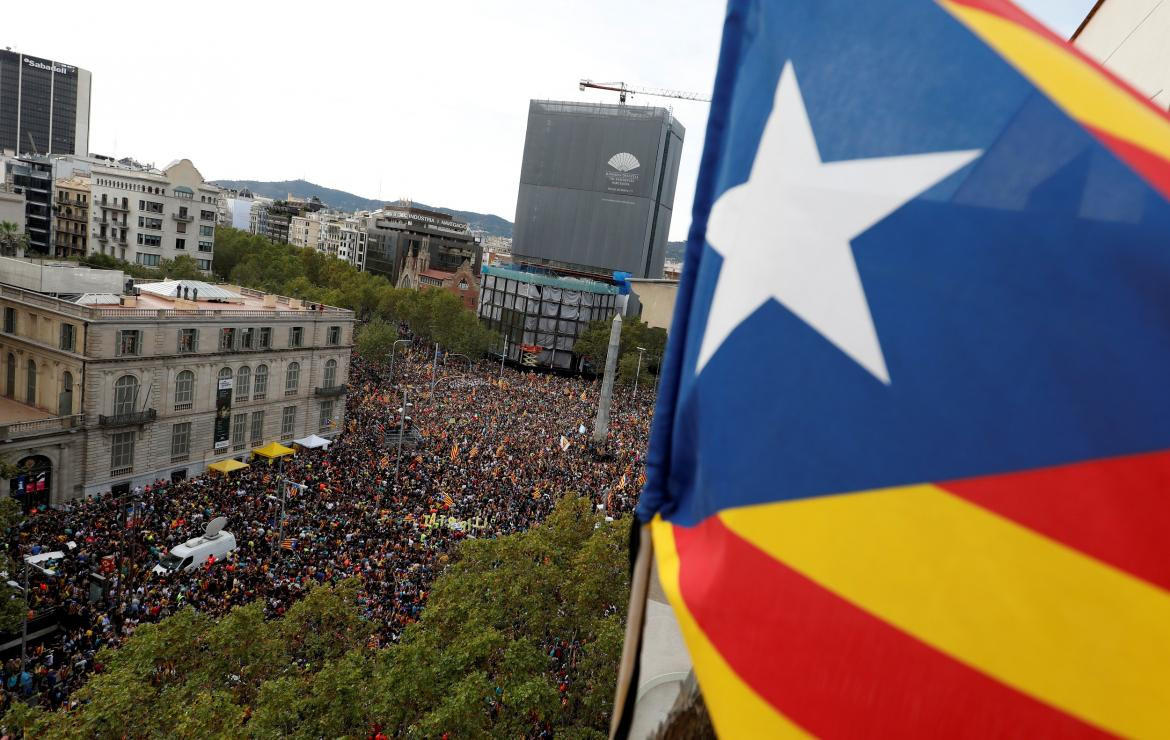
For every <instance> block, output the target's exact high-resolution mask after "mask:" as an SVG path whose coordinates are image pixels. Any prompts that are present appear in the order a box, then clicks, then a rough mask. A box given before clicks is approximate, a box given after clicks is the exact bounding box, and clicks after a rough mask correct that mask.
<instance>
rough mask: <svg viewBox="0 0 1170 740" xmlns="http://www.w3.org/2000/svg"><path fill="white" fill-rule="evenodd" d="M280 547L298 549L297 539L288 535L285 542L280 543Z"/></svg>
mask: <svg viewBox="0 0 1170 740" xmlns="http://www.w3.org/2000/svg"><path fill="white" fill-rule="evenodd" d="M280 548H281V549H282V550H290V551H291V550H295V549H297V541H296V540H294V539H293V538H292V537H287V538H285V540H284V541H283V542H281V543H280Z"/></svg>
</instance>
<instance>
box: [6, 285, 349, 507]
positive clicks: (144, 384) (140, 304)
mask: <svg viewBox="0 0 1170 740" xmlns="http://www.w3.org/2000/svg"><path fill="white" fill-rule="evenodd" d="M135 292H136V293H137V295H121V296H115V295H110V294H92V293H87V294H83V295H79V296H75V297H73V299H72V300H69V299H61V298H54V297H50V296H48V295H44V294H41V293H37V292H33V291H29V290H24V289H21V288H18V287H15V286H10V285H4V284H0V309H3V311H2V312H3V313H4V314H5V315H8V313H9V309H11V310H12V311H13V312H15V314H16V316H17V321H18V323H17V324H15V325H13V326H12V327H11V328H13V329H15V331H13V332H9V331H8V328H9V326H8V325H4V326H0V329H4V331H2V332H0V392H2V395H3V398H0V456H3V457H4V458H5V459H8V460H9V461H11V462H15V463H18V464H19V462H20V460H25V459H27V458H44V459H43V460H41V459H38V460H37V461H36V464H37V465H38V466H41V467H44V466H45V465H46V464H47V466H48V467H49V469H50V471H51V482H50V483H49V484H48V488H50V489H51V490H48V491H47V492H45V494H44V498H45V499H46V500H45V501H44V502H45V503H54V504H55V503H60V502H61V501H64V500H68V499H70V498H75V497H78V496H81V495H89V494H94V493H99V492H104V491H109V490H114V491H118V490H127V489H129V488H131V487H133V486H139V485H145V484H148V483H150V482H152V481H154V480H157V479H160V478H168V479H178V478H183V477H187V476H191V475H195V474H198V473H200V472H202V471H204V470H205V469H206V467H207V465H208V464H210V463H213V462H216V461H218V460H223V459H225V458H228V457H235V458H239V459H247V457H248V456H249V452H250V450H251V448H253V447H257V446H260V445H263V444H266V443H267V442H271V441H273V440H282V441H286V442H287V441H289V440H292V439H295V438H300V437H304V436H307V435H308V434H313V433H316V434H321V435H323V436H331V435H332V434H333V433H335V432H337V431H339V430H340V429H341V428H342V427H343V426H344V422H345V419H344V414H345V404H344V395H345V384H346V381H347V379H348V370H349V358H350V351H351V347H352V342H353V323H354V317H353V313H352V312H351V311H347V310H343V309H338V308H333V307H329V306H322V305H317V304H307V303H303V302H301V301H299V300H296V299H290V298H284V297H280V296H274V295H265V294H262V293H258V292H256V291H251V290H248V289H242V288H237V287H234V286H215V285H209V284H207V283H202V282H199V281H166V282H161V283H144V284H140V285H139V286H138V287H137V288H136V291H135ZM65 325H69V326H72V327H74V328H73V329H72V330H66V329H64V328H62V327H63V326H65ZM67 335H70V336H71V337H72V345H71V346H72V349H67V348H66V347H65V345H66V336H67ZM30 378H32V380H30ZM222 381H228V382H227V383H224V382H222ZM30 383H31V384H33V385H32V386H30ZM225 385H226V386H227V388H224V386H225ZM34 386H35V387H34ZM66 386H69V388H70V390H69V392H68V393H66V391H65V390H64V388H65V387H66ZM30 387H31V388H33V393H32V395H30V394H29V392H28V391H29V389H30ZM221 389H224V390H221ZM30 399H31V400H30ZM67 404H68V405H67ZM66 412H68V413H66ZM217 416H222V417H223V418H224V423H221V424H219V425H217V424H216V419H217ZM17 458H19V459H17ZM10 483H11V485H16V484H15V482H10Z"/></svg>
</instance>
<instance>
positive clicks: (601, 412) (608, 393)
mask: <svg viewBox="0 0 1170 740" xmlns="http://www.w3.org/2000/svg"><path fill="white" fill-rule="evenodd" d="M621 341H622V315H621V314H614V317H613V324H612V325H611V326H610V328H609V351H608V352H607V353H606V355H605V376H604V377H603V378H602V380H601V400H600V401H599V402H598V404H597V419H596V420H595V421H594V422H593V444H594V445H595V446H597V447H599V448H604V447H605V440H606V437H608V436H609V406H610V404H611V403H612V402H613V377H614V375H616V374H617V362H618V348H619V346H620V345H621Z"/></svg>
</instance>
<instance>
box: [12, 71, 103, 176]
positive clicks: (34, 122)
mask: <svg viewBox="0 0 1170 740" xmlns="http://www.w3.org/2000/svg"><path fill="white" fill-rule="evenodd" d="M82 75H84V76H85V81H84V83H83V81H82ZM88 79H89V73H88V72H85V71H84V70H79V69H78V68H77V67H74V66H71V65H68V64H62V63H61V62H53V61H50V60H48V59H41V58H39V57H33V56H28V55H22V54H19V53H17V52H14V51H3V50H0V148H2V149H13V150H15V151H17V152H19V153H22V154H23V153H35V154H74V153H81V154H84V153H85V152H87V151H88V150H89V142H88V140H86V139H88V126H89V82H88ZM79 126H84V127H85V129H84V130H83V131H81V132H79V131H78V128H79ZM79 133H80V134H81V136H82V138H83V140H82V141H78V139H77V137H78V134H79Z"/></svg>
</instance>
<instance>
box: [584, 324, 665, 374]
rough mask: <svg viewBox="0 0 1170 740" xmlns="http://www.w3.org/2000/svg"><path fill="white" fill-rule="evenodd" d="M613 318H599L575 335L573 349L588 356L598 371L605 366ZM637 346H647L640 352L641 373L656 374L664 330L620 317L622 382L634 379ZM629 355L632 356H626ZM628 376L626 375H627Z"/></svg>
mask: <svg viewBox="0 0 1170 740" xmlns="http://www.w3.org/2000/svg"><path fill="white" fill-rule="evenodd" d="M612 321H613V317H612V316H611V317H610V318H608V319H598V320H596V321H593V322H591V323H590V324H589V327H588V328H587V329H585V331H584V332H582V333H581V336H580V337H578V339H577V343H576V344H575V345H574V346H573V351H574V352H575V353H577V354H579V355H582V356H584V357H588V358H589V361H590V362H591V363H592V364H593V367H594V368H595V369H596V370H597V371H598V372H600V371H601V370H602V368H604V367H605V355H606V353H607V352H608V351H609V330H610V324H611V322H612ZM638 347H642V348H643V349H645V350H646V352H645V354H644V355H643V356H642V370H641V373H642V375H657V374H658V367H659V365H661V364H662V353H663V352H664V351H665V349H666V330H665V329H659V328H655V327H650V326H648V325H647V324H646V322H645V321H642V320H641V319H638V318H635V317H632V316H631V317H629V318H623V319H622V334H621V340H620V342H619V345H618V358H619V362H618V377H619V378H620V379H621V381H622V382H623V383H633V382H634V374H635V373H636V371H635V368H636V366H637V362H638V349H637V348H638ZM630 356H632V357H633V360H628V359H627V358H628V357H630ZM627 376H628V377H627Z"/></svg>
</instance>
